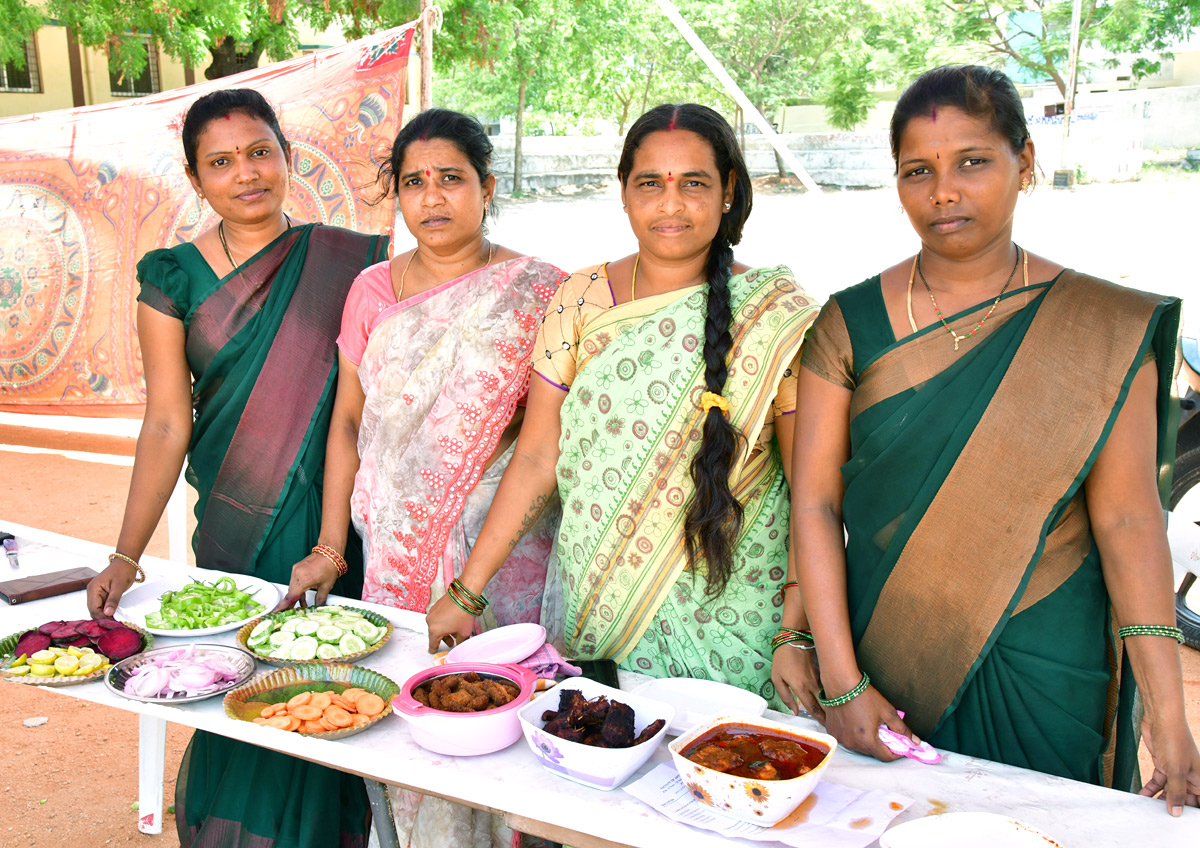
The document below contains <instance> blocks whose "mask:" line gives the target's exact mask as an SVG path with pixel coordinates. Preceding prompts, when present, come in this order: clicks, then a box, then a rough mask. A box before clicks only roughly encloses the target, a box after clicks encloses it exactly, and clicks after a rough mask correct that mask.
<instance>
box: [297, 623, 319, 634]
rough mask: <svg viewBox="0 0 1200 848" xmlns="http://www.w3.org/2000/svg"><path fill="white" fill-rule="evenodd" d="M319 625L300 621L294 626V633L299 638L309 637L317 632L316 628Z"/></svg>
mask: <svg viewBox="0 0 1200 848" xmlns="http://www.w3.org/2000/svg"><path fill="white" fill-rule="evenodd" d="M320 626H321V625H320V624H318V623H317V622H315V621H302V622H300V623H299V624H297V625H296V632H297V633H299V634H300V635H301V636H311V635H313V634H314V633H316V632H317V628H319V627H320Z"/></svg>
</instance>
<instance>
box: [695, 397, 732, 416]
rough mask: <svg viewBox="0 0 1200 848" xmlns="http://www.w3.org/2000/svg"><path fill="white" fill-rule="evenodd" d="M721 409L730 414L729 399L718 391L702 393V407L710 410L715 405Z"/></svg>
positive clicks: (706, 410)
mask: <svg viewBox="0 0 1200 848" xmlns="http://www.w3.org/2000/svg"><path fill="white" fill-rule="evenodd" d="M714 406H715V407H716V408H717V409H719V410H721V412H722V413H724V414H725V415H728V414H729V401H727V400H726V399H725V398H723V397H721V396H720V395H719V394H717V393H716V392H705V393H704V394H702V395H700V408H701V409H702V410H704V411H705V412H708V411H709V410H710V409H712V408H713V407H714Z"/></svg>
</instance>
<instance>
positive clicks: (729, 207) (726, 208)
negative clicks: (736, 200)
mask: <svg viewBox="0 0 1200 848" xmlns="http://www.w3.org/2000/svg"><path fill="white" fill-rule="evenodd" d="M732 208H733V204H732V203H726V204H725V211H726V212H728V211H729V210H730V209H732Z"/></svg>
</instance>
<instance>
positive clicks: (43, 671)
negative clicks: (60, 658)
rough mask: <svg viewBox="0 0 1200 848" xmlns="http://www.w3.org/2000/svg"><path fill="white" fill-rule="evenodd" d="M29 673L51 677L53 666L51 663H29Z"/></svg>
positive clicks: (35, 675)
mask: <svg viewBox="0 0 1200 848" xmlns="http://www.w3.org/2000/svg"><path fill="white" fill-rule="evenodd" d="M28 668H29V673H30V674H32V675H33V676H34V677H53V676H54V666H52V665H31V666H28Z"/></svg>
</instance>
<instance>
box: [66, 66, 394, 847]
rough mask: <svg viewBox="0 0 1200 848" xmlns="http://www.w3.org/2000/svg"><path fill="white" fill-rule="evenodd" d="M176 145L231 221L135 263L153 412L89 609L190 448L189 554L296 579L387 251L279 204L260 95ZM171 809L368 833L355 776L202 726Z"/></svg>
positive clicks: (271, 138)
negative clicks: (368, 283)
mask: <svg viewBox="0 0 1200 848" xmlns="http://www.w3.org/2000/svg"><path fill="white" fill-rule="evenodd" d="M183 145H184V153H185V156H186V159H187V165H188V176H189V178H190V180H191V182H192V185H193V186H194V187H195V189H196V191H197V193H199V194H200V196H201V197H202V198H204V199H206V200H207V201H208V202H209V203H210V204H211V206H212V208H213V211H214V212H215V213H216V214H217V215H218V216H220V219H221V220H220V223H219V224H218V225H217V226H216V227H214V228H212V229H210V230H208V231H206V232H205V233H203V234H201V235H200V236H199V237H198V238H197V239H196V240H195V241H194V242H191V243H185V244H181V245H179V246H177V247H174V248H171V249H167V250H154V251H151V252H150V253H148V254H146V256H144V257H143V258H142V260H141V261H140V262H139V263H138V279H139V281H140V282H141V283H142V288H141V294H140V295H139V297H138V300H139V301H140V303H139V306H138V331H139V337H140V341H141V346H142V355H143V359H144V363H145V369H146V415H145V418H144V420H143V423H142V433H141V435H140V436H139V438H138V445H137V453H136V458H135V462H134V470H133V479H132V481H131V483H130V491H129V499H128V501H127V504H126V509H125V517H124V520H123V522H122V525H121V532H120V536H119V537H118V541H117V548H116V551H115V552H114V553H113V554H112V555H110V557H109V566H108V568H106V569H105V570H104V572H103V573H101V574H100V575H99V576H98V577H96V578H95V579H94V580H93V581H92V583H91V585H90V586H89V587H88V606H89V609H90V611H91V613H92V615H93V616H96V617H111V616H112V614H113V612H114V611H115V610H116V607H117V604H118V602H119V601H120V598H121V595H122V593H123V592H124V591H125V590H126V589H128V588H129V586H130V584H131V583H132V582H134V580H135V579H136V580H139V581H140V580H141V579H142V572H141V569H140V568H139V567H138V566H137V564H136V563H137V560H138V558H139V557H140V556H141V554H142V552H143V551H144V549H145V547H146V544H147V543H148V541H149V539H150V535H151V533H152V532H153V530H154V527H155V526H156V525H157V523H158V520H159V518H160V516H161V515H162V510H163V507H164V506H165V505H166V500H167V497H168V496H169V495H170V492H171V489H172V488H173V486H174V483H175V480H176V479H177V477H178V475H179V469H180V467H181V466H182V465H183V462H184V458H185V456H186V458H187V460H188V467H187V479H188V481H189V482H190V483H191V484H192V485H193V486H194V487H195V488H196V490H197V492H198V494H199V501H198V503H197V505H196V518H197V520H198V526H197V530H196V534H195V536H194V538H193V540H192V543H193V547H194V549H195V552H196V562H197V564H198V565H199V566H200V567H202V568H214V569H220V570H222V571H231V572H237V573H242V574H253V575H255V576H257V577H261V578H263V579H265V580H269V581H272V582H275V583H288V582H290V580H291V579H292V576H293V575H292V566H293V564H294V563H297V562H298V561H299V560H302V559H304V558H305V556H306V555H307V554H308V545H309V543H310V542H311V540H312V539H313V538H315V537H316V533H317V529H318V528H319V526H320V513H321V492H322V474H323V470H324V461H325V441H326V436H327V434H328V430H329V420H330V413H331V411H332V406H333V395H334V386H335V383H336V347H335V344H334V340H335V338H336V337H337V333H338V329H339V326H340V319H341V313H342V305H343V303H344V301H345V298H346V294H347V292H348V291H349V289H350V284H351V283H352V282H353V281H354V278H355V277H356V276H357V275H358V273H359V272H360V271H361V270H362V269H363V268H364V267H367V266H369V265H372V264H374V263H375V262H377V261H379V260H380V259H381V258H383V256H384V255H385V253H386V245H387V240H386V238H382V237H373V236H364V235H360V234H358V233H353V232H350V231H347V230H342V229H338V228H335V227H326V226H321V225H315V224H303V223H300V222H296V221H292V220H291V219H290V218H289V217H288V216H287V215H286V214H284V212H283V205H284V201H285V200H286V198H287V188H288V180H289V176H288V165H287V159H288V146H287V142H286V141H285V140H284V138H283V134H282V132H281V130H280V129H279V123H278V121H277V119H276V117H275V115H274V113H273V112H272V110H271V108H270V106H269V105H268V104H267V102H266V100H264V99H263V98H262V96H261V95H259V94H258V93H257V92H254V91H251V90H245V89H241V90H226V91H218V92H214V93H213V94H210V95H207V96H205V97H203V98H200V99H199V100H197V101H196V103H195V104H193V105H192V107H191V109H189V111H188V115H187V118H186V119H185V121H184V126H183ZM193 410H194V413H195V414H194V422H193ZM356 565H357V567H355V566H356ZM302 567H303V566H297V568H302ZM331 589H333V590H336V591H337V592H338V593H339V594H344V595H348V596H352V597H353V596H358V595H359V594H360V593H361V589H362V567H361V560H359V561H358V562H357V563H352V564H351V570H350V571H349V572H348V573H347V574H346V576H345V577H343V578H341V579H340V580H339V581H338V582H337V583H336V584H334V583H329V582H328V581H325V582H323V583H322V585H321V586H319V588H318V592H317V595H318V601H320V600H323V598H324V596H325V595H327V594H328V593H329V591H330V590H331ZM175 816H176V823H177V826H178V831H179V840H180V843H181V844H182V845H184V846H197V847H198V846H204V848H226V846H254V848H268V846H279V847H280V848H284V847H285V846H286V847H287V848H329V846H344V848H349V847H350V846H365V845H366V844H367V836H368V829H369V826H370V811H369V806H368V803H367V798H366V791H365V788H364V786H363V781H362V779H361V778H358V777H356V776H353V775H347V774H344V773H342V772H338V771H335V770H333V769H328V768H325V767H322V766H317V765H314V764H311V763H308V762H304V761H302V760H297V759H294V758H292V757H289V756H286V755H284V754H279V753H276V752H273V751H268V750H266V749H264V748H259V747H256V746H253V745H248V744H245V743H241V742H235V741H233V740H230V739H227V738H225V737H222V736H217V735H213V734H209V733H205V732H203V731H197V732H196V734H195V735H194V736H193V737H192V741H191V744H190V745H189V746H188V750H187V753H186V754H185V755H184V760H183V764H182V765H181V767H180V776H179V780H178V783H177V785H176V798H175Z"/></svg>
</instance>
